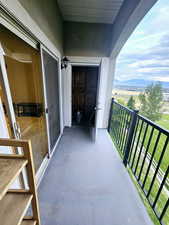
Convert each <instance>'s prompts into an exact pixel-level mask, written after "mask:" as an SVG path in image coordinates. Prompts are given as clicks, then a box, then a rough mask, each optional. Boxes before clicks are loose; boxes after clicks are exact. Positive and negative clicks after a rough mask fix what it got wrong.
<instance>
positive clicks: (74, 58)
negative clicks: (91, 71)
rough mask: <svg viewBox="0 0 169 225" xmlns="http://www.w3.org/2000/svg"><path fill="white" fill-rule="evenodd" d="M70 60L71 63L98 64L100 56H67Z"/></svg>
mask: <svg viewBox="0 0 169 225" xmlns="http://www.w3.org/2000/svg"><path fill="white" fill-rule="evenodd" d="M67 57H68V59H69V60H70V63H71V64H74V63H76V64H81V65H84V64H92V65H96V64H97V65H99V64H100V61H101V57H80V56H67Z"/></svg>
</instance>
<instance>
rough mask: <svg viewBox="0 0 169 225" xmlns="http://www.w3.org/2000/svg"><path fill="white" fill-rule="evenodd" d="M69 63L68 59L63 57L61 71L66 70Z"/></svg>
mask: <svg viewBox="0 0 169 225" xmlns="http://www.w3.org/2000/svg"><path fill="white" fill-rule="evenodd" d="M68 63H69V59H68V58H67V57H66V56H64V57H63V58H62V60H61V69H66V68H67V66H68Z"/></svg>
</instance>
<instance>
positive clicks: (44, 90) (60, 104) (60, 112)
mask: <svg viewBox="0 0 169 225" xmlns="http://www.w3.org/2000/svg"><path fill="white" fill-rule="evenodd" d="M43 50H44V51H46V52H47V53H48V54H49V55H50V56H52V57H53V58H54V59H55V60H56V61H57V62H58V87H59V117H60V134H59V137H58V139H57V141H56V143H55V145H54V147H53V149H52V150H51V149H50V132H49V116H48V113H47V109H48V101H47V91H46V79H45V68H44V61H43ZM40 55H41V68H42V80H43V93H44V105H45V117H46V128H47V136H48V158H51V157H52V155H53V154H54V152H55V150H56V147H57V145H58V143H59V140H60V138H61V136H62V132H63V123H62V120H63V118H62V94H61V91H62V88H61V71H60V70H61V62H60V57H59V55H58V56H56V55H55V54H54V53H52V52H51V51H49V50H48V48H46V47H45V46H44V45H43V44H40Z"/></svg>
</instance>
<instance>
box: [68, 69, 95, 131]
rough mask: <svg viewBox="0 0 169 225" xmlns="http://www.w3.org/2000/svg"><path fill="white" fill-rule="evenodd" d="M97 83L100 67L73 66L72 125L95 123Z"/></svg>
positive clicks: (90, 124) (91, 124)
mask: <svg viewBox="0 0 169 225" xmlns="http://www.w3.org/2000/svg"><path fill="white" fill-rule="evenodd" d="M97 84H98V67H96V66H73V67H72V125H79V126H88V127H90V126H93V125H94V121H95V107H96V98H97Z"/></svg>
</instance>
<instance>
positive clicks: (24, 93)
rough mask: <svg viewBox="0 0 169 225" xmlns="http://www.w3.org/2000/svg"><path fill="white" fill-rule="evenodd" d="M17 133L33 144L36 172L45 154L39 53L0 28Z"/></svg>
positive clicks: (45, 142) (45, 135)
mask: <svg viewBox="0 0 169 225" xmlns="http://www.w3.org/2000/svg"><path fill="white" fill-rule="evenodd" d="M0 42H1V45H2V47H3V49H4V59H5V64H6V71H7V76H8V82H9V88H10V91H11V96H12V105H13V108H14V112H15V119H16V129H17V131H18V132H19V133H20V138H22V139H29V140H31V142H32V149H33V157H34V163H35V170H36V171H37V170H38V169H39V167H40V165H41V163H42V161H43V159H44V157H45V156H46V154H47V153H48V141H47V129H46V118H45V113H44V98H43V81H42V74H41V64H40V63H41V62H40V52H39V51H37V50H36V49H34V48H32V47H30V46H29V45H28V44H26V43H25V42H24V41H23V40H21V39H20V38H18V37H17V36H15V35H14V34H13V33H11V32H10V31H8V30H7V29H5V28H4V27H2V26H0Z"/></svg>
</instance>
